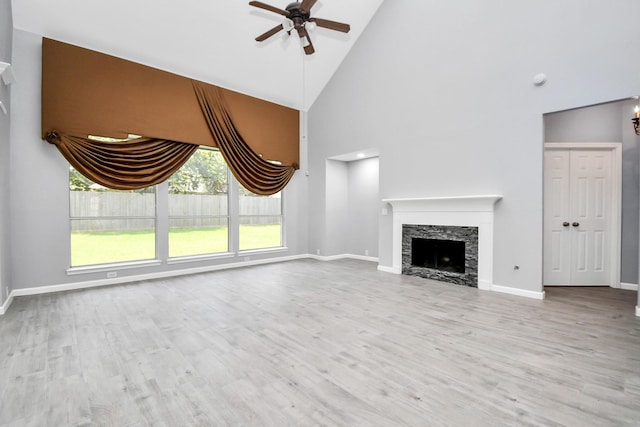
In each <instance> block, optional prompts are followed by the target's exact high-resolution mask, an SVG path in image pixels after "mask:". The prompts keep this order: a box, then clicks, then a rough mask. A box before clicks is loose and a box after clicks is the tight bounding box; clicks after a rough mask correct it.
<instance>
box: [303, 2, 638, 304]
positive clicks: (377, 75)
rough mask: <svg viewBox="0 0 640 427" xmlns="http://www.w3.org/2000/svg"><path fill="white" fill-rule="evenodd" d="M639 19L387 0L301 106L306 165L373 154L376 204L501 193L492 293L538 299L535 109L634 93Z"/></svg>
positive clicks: (550, 7) (608, 9)
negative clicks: (539, 78) (416, 21)
mask: <svg viewBox="0 0 640 427" xmlns="http://www.w3.org/2000/svg"><path fill="white" fill-rule="evenodd" d="M408 10H410V11H411V14H412V16H420V25H407V11H408ZM637 16H640V2H637V1H636V0H620V1H616V2H596V3H592V4H590V7H588V8H585V7H583V2H582V1H581V0H566V1H563V2H557V1H555V0H541V1H538V2H533V3H526V2H524V3H523V2H510V1H506V0H504V1H496V2H477V1H475V0H460V1H459V2H457V3H456V6H455V7H453V6H451V5H450V4H448V3H442V2H415V1H411V0H394V1H392V2H384V3H383V4H382V6H381V7H380V9H379V10H378V12H377V14H376V15H375V16H374V17H373V19H372V21H371V22H370V24H369V26H368V27H367V29H366V30H365V31H364V33H363V34H362V35H361V37H360V38H359V40H358V41H357V42H356V44H355V45H354V47H353V48H352V50H351V52H350V54H349V56H348V57H347V58H346V59H345V60H344V62H343V63H342V65H341V66H340V68H339V69H338V70H337V72H336V74H335V75H334V76H333V78H332V79H331V81H330V82H329V84H328V85H327V87H326V88H325V89H324V91H323V93H322V94H321V95H320V97H319V98H318V99H317V101H316V102H315V103H314V105H313V106H312V107H311V109H310V111H309V157H310V159H311V160H310V162H311V163H312V164H317V163H316V162H317V161H318V160H316V159H326V158H329V157H331V156H334V155H337V154H340V153H348V152H352V151H355V150H357V149H358V148H360V147H361V146H363V145H364V146H372V147H377V148H378V149H379V153H380V156H379V157H380V197H381V199H385V198H410V197H437V196H462V195H482V194H499V195H502V196H503V199H502V200H501V201H499V202H498V203H497V204H496V210H495V225H494V257H493V258H494V264H493V280H494V284H495V285H498V286H503V287H509V288H513V289H515V290H523V291H533V292H541V291H542V250H543V249H542V213H543V207H542V203H543V198H542V196H543V194H542V188H543V174H542V172H543V142H544V127H543V114H544V113H548V112H552V111H560V110H566V109H570V108H575V107H580V106H584V105H594V104H598V103H602V102H605V101H610V100H616V99H623V98H626V97H629V96H631V95H635V94H638V93H640V79H638V76H637V70H638V69H640V57H634V56H633V55H631V56H629V52H634V51H637V50H640V39H638V37H636V28H637V22H636V21H637V19H636V18H637ZM400 28H401V29H402V30H401V31H399V30H398V29H400ZM620 46H625V48H624V49H620V48H619V47H620ZM539 73H545V74H546V76H547V81H546V83H545V84H544V85H541V86H536V85H534V84H533V77H534V76H535V75H537V74H539ZM363 141H364V142H366V143H363ZM318 179H322V177H321V176H320V175H318V174H316V175H314V174H313V173H312V174H311V176H310V180H311V181H312V182H310V185H311V186H316V185H318V184H317V182H315V180H318ZM324 208H325V206H324V201H323V199H322V198H318V199H312V200H310V207H309V209H310V211H311V212H314V211H316V212H318V211H323V210H324ZM392 215H393V213H392V212H391V214H390V215H388V216H381V221H380V235H379V241H380V246H379V247H380V253H379V263H380V266H381V267H391V265H392V253H391V248H390V246H391V245H388V244H386V245H385V244H384V243H383V242H390V241H391V234H392V227H391V224H392V221H391V220H390V218H392ZM318 233H319V232H318ZM515 265H518V266H519V267H520V268H519V269H515V268H514V266H515Z"/></svg>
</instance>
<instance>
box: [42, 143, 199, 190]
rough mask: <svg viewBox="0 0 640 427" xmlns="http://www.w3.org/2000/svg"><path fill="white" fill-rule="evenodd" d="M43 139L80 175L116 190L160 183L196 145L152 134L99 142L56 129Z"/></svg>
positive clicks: (181, 162)
mask: <svg viewBox="0 0 640 427" xmlns="http://www.w3.org/2000/svg"><path fill="white" fill-rule="evenodd" d="M46 140H47V141H48V142H49V143H51V144H54V145H55V146H56V147H57V148H58V150H59V151H60V153H62V155H63V156H64V158H65V159H67V161H68V162H69V163H70V164H71V166H73V167H74V168H75V169H76V170H77V171H78V172H80V173H81V174H82V175H84V176H86V177H87V178H89V179H90V180H92V181H94V182H96V183H98V184H100V185H102V186H105V187H108V188H112V189H115V190H137V189H141V188H145V187H149V186H152V185H156V184H159V183H161V182H163V181H165V180H166V179H168V178H169V177H170V176H171V175H173V174H174V173H175V172H176V171H177V170H178V169H180V167H181V166H182V165H183V164H184V163H185V162H186V161H187V160H189V157H191V155H192V154H193V153H195V152H196V150H198V148H199V146H198V145H194V144H186V143H182V142H176V141H168V140H164V139H153V138H138V139H134V140H131V141H124V142H102V141H95V140H92V139H89V138H82V137H78V136H72V135H66V134H64V133H59V132H55V131H53V132H49V133H48V134H47V136H46Z"/></svg>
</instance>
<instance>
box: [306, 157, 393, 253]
mask: <svg viewBox="0 0 640 427" xmlns="http://www.w3.org/2000/svg"><path fill="white" fill-rule="evenodd" d="M325 176H326V186H325V189H326V191H325V198H326V223H325V227H324V236H323V240H322V241H321V242H318V244H317V245H316V246H317V247H315V251H316V252H317V250H318V249H320V253H321V255H328V256H331V255H343V254H353V255H360V256H369V257H377V256H378V205H379V200H380V195H379V191H378V159H377V158H369V159H364V160H357V161H350V162H345V161H339V160H327V161H326V175H325Z"/></svg>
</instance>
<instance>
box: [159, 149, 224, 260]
mask: <svg viewBox="0 0 640 427" xmlns="http://www.w3.org/2000/svg"><path fill="white" fill-rule="evenodd" d="M228 176H229V170H228V168H227V165H226V163H225V161H224V159H223V157H222V155H221V154H220V152H219V151H217V150H212V149H208V148H200V149H199V150H198V151H196V152H195V154H194V155H193V156H191V158H190V159H189V161H187V163H185V164H184V165H183V166H182V167H181V168H180V169H179V170H178V171H177V172H176V173H175V174H173V176H172V177H171V178H169V257H184V256H193V255H202V254H211V253H219V252H227V251H228V250H229V208H228V193H227V188H228Z"/></svg>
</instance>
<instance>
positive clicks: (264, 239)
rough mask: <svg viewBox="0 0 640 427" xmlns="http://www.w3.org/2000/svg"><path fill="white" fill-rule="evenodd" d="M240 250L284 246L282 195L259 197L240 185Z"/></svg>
mask: <svg viewBox="0 0 640 427" xmlns="http://www.w3.org/2000/svg"><path fill="white" fill-rule="evenodd" d="M238 190H239V191H238V194H239V203H240V217H239V219H240V221H239V222H240V250H241V251H245V250H250V249H264V248H275V247H280V246H282V194H281V193H276V194H274V195H272V196H259V195H257V194H254V193H252V192H250V191H249V190H247V189H246V188H244V187H243V186H242V185H241V184H238Z"/></svg>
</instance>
